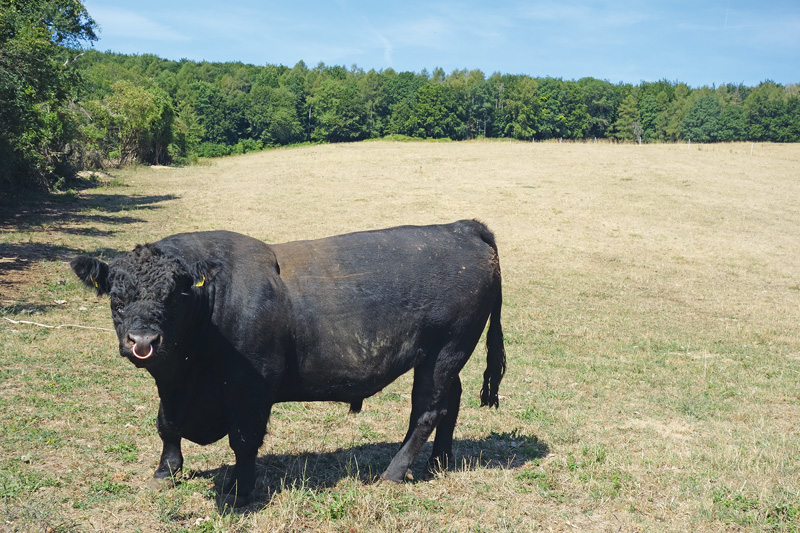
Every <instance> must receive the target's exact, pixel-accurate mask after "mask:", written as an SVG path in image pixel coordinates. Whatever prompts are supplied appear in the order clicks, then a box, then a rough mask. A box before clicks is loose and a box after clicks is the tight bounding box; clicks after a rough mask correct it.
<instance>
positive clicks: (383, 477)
mask: <svg viewBox="0 0 800 533" xmlns="http://www.w3.org/2000/svg"><path fill="white" fill-rule="evenodd" d="M384 481H386V482H388V483H397V484H400V483H402V482H403V481H414V474H413V473H412V472H411V469H410V468H409V469H408V470H406V475H405V476H403V479H393V478H391V477H389V476H388V475H387V473H386V472H384V473H383V474H381V477H380V479H378V483H382V482H384Z"/></svg>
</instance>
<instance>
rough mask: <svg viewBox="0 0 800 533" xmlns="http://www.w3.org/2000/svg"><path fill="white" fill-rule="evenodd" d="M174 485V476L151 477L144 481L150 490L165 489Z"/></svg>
mask: <svg viewBox="0 0 800 533" xmlns="http://www.w3.org/2000/svg"><path fill="white" fill-rule="evenodd" d="M174 486H175V478H173V477H171V476H170V477H151V478H150V479H148V480H147V483H145V487H147V488H148V489H150V490H167V489H171V488H172V487H174Z"/></svg>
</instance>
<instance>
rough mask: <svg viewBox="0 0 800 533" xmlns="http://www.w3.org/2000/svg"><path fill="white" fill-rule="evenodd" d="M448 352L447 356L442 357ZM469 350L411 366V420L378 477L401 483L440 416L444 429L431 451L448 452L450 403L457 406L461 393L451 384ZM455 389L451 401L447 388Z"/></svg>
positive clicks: (452, 420) (452, 419)
mask: <svg viewBox="0 0 800 533" xmlns="http://www.w3.org/2000/svg"><path fill="white" fill-rule="evenodd" d="M445 353H449V356H444V354H445ZM468 356H469V352H467V354H466V355H464V354H463V353H457V354H456V353H453V352H452V351H449V352H448V351H445V350H443V352H442V353H440V354H439V357H437V358H435V359H433V360H432V361H429V362H426V363H423V364H422V365H420V366H418V367H417V368H415V369H414V387H413V389H412V392H411V420H410V422H409V425H408V432H407V433H406V437H405V439H403V444H402V446H401V447H400V450H399V451H398V452H397V454H395V456H394V458H393V459H392V462H391V463H390V464H389V467H388V468H387V469H386V471H385V472H384V473H383V474H381V479H385V480H388V481H396V482H401V481H403V478H404V477H405V476H406V472H407V471H408V469H409V467H410V466H411V463H413V462H414V459H416V457H417V455H418V454H419V452H420V450H421V449H422V446H424V445H425V443H426V442H427V441H428V438H429V437H430V436H431V433H433V430H434V429H435V428H436V427H437V426H438V425H440V423H441V421H442V420H443V419H446V420H447V423H446V424H445V431H444V433H443V436H442V437H441V440H440V438H439V437H438V435H437V437H436V442H439V446H438V448H437V446H436V444H434V453H435V454H438V453H440V452H447V453H449V451H450V448H451V446H452V436H453V435H452V433H453V430H452V426H455V419H456V417H457V416H458V409H457V407H456V409H455V413H453V414H448V411H450V412H451V413H452V405H451V404H453V403H455V404H456V406H457V405H458V401H459V400H460V393H461V383H460V382H458V385H455V386H454V385H452V384H453V383H454V381H453V380H454V379H456V380H457V379H458V372H459V371H460V370H461V367H462V366H463V365H464V363H465V362H466V360H467V357H468ZM455 390H457V391H458V395H457V396H458V398H457V399H456V400H455V401H454V402H453V401H451V400H450V393H451V391H455Z"/></svg>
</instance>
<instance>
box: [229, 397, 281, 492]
mask: <svg viewBox="0 0 800 533" xmlns="http://www.w3.org/2000/svg"><path fill="white" fill-rule="evenodd" d="M270 410H271V406H269V407H267V408H266V409H264V408H263V407H262V408H261V409H260V410H259V411H260V412H258V414H256V415H255V416H252V417H249V418H248V417H247V416H242V415H243V414H244V413H241V414H237V415H235V416H233V417H232V418H233V420H232V424H231V430H230V432H229V433H228V441H229V443H230V446H231V449H232V450H233V453H234V455H235V456H236V464H235V465H234V467H233V473H232V475H231V477H230V478H229V479H228V481H227V482H226V483H225V485H224V488H223V492H222V494H221V495H220V505H221V506H225V505H227V506H230V507H239V506H241V505H246V504H247V503H248V502H249V501H250V498H251V496H252V494H253V490H254V489H255V486H256V456H257V455H258V449H259V448H260V447H261V445H262V444H263V443H264V436H265V435H266V434H267V421H268V420H269V413H270ZM244 411H246V410H244Z"/></svg>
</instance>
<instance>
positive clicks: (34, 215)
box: [0, 193, 178, 293]
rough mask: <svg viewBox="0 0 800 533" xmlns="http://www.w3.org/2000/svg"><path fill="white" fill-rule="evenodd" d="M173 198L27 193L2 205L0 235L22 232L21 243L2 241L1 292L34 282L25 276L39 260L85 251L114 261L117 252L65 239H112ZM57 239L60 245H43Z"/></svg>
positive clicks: (131, 195)
mask: <svg viewBox="0 0 800 533" xmlns="http://www.w3.org/2000/svg"><path fill="white" fill-rule="evenodd" d="M177 198H178V196H176V195H172V194H164V195H149V196H148V195H136V194H104V193H101V194H95V193H91V194H86V195H85V196H76V195H69V194H49V195H46V194H29V195H26V196H20V197H16V198H13V199H10V200H8V199H7V200H4V201H2V202H0V233H17V234H22V235H19V237H18V241H19V242H7V243H0V292H3V293H8V291H9V290H10V288H11V286H12V285H15V284H22V285H25V284H26V283H30V282H35V281H36V280H31V279H28V278H27V277H26V272H27V271H28V270H30V268H31V266H33V265H34V264H35V263H36V262H39V261H67V260H69V259H72V258H73V257H75V256H76V255H80V254H86V253H88V254H90V255H98V254H102V255H103V256H104V257H108V258H113V257H114V256H115V255H117V254H118V251H117V250H109V249H105V250H89V249H86V248H80V247H75V246H70V245H65V244H63V237H64V236H68V237H69V238H71V239H74V238H75V237H77V238H78V239H80V238H81V237H88V238H106V237H113V236H114V235H115V234H116V230H115V229H114V228H115V226H120V225H127V224H134V223H138V222H145V220H144V219H142V218H139V217H137V216H135V213H136V212H137V211H141V210H152V209H161V208H162V207H164V206H163V205H162V204H164V203H165V202H168V201H170V200H175V199H177ZM24 234H40V235H41V237H40V236H38V235H37V238H36V240H37V241H39V242H24V239H25V236H24ZM12 238H13V237H12ZM28 239H30V240H33V239H31V237H30V236H28ZM56 239H58V240H61V241H62V243H60V244H54V243H48V242H41V241H48V240H50V241H55V240H56ZM87 246H88V244H87Z"/></svg>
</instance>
